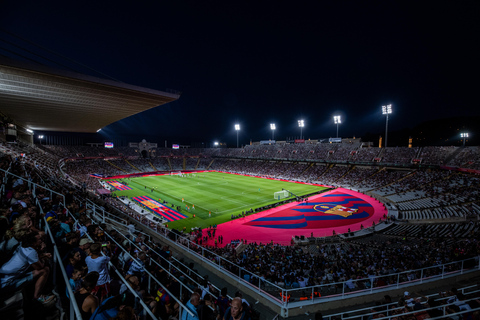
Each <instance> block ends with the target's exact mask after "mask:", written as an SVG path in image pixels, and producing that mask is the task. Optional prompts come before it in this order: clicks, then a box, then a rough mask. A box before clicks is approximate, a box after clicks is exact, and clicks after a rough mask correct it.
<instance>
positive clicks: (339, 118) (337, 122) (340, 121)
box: [333, 116, 342, 138]
mask: <svg viewBox="0 0 480 320" xmlns="http://www.w3.org/2000/svg"><path fill="white" fill-rule="evenodd" d="M333 122H335V124H336V125H337V138H338V125H339V124H340V123H342V118H341V116H333Z"/></svg>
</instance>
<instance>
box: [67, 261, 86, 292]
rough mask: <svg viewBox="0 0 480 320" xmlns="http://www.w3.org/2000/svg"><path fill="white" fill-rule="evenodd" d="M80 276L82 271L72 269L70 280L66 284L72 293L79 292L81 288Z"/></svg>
mask: <svg viewBox="0 0 480 320" xmlns="http://www.w3.org/2000/svg"><path fill="white" fill-rule="evenodd" d="M82 275H83V269H77V268H74V269H73V272H72V276H71V277H70V279H68V284H70V287H71V288H72V291H73V293H76V292H78V291H79V290H80V288H81V287H82ZM66 292H67V298H70V297H69V295H68V290H66Z"/></svg>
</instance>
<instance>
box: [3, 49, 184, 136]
mask: <svg viewBox="0 0 480 320" xmlns="http://www.w3.org/2000/svg"><path fill="white" fill-rule="evenodd" d="M179 97H180V95H179V94H174V93H167V92H162V91H156V90H152V89H146V88H142V87H137V86H133V85H129V84H125V83H121V82H116V81H111V80H106V79H100V78H96V77H92V76H87V75H82V74H78V73H74V72H69V71H64V70H55V69H52V68H48V67H44V66H37V65H29V64H27V63H25V62H18V61H13V60H10V59H7V58H3V57H2V58H0V112H1V113H3V115H4V116H6V117H7V118H9V119H11V120H12V121H13V122H14V123H15V124H17V125H19V126H22V127H24V128H27V129H31V130H41V131H68V132H96V131H97V130H98V129H101V128H103V127H105V126H107V125H109V124H111V123H113V122H116V121H118V120H121V119H124V118H126V117H129V116H131V115H134V114H136V113H139V112H142V111H145V110H148V109H151V108H154V107H157V106H159V105H162V104H165V103H168V102H171V101H174V100H177V99H178V98H179Z"/></svg>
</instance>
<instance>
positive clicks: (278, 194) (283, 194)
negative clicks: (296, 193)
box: [273, 190, 288, 200]
mask: <svg viewBox="0 0 480 320" xmlns="http://www.w3.org/2000/svg"><path fill="white" fill-rule="evenodd" d="M273 198H274V199H275V200H280V199H285V198H288V191H287V190H282V191H277V192H275V193H274V194H273Z"/></svg>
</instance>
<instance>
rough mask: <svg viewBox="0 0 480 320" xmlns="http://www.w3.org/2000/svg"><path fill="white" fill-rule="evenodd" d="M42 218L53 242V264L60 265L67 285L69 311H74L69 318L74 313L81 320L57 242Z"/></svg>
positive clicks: (46, 231)
mask: <svg viewBox="0 0 480 320" xmlns="http://www.w3.org/2000/svg"><path fill="white" fill-rule="evenodd" d="M43 220H44V223H45V233H47V234H48V235H49V237H50V240H51V241H52V244H53V262H54V263H55V265H57V264H58V265H59V266H60V271H61V273H62V276H63V280H64V281H65V286H66V287H67V292H68V296H69V297H70V311H71V308H72V307H73V311H74V313H72V312H70V319H73V315H74V314H75V318H76V319H77V320H82V313H81V312H80V309H79V308H78V304H77V301H76V300H75V298H74V297H75V294H74V293H73V290H72V287H71V286H70V282H69V279H68V277H67V272H66V271H65V267H64V266H63V263H62V257H61V256H60V253H59V252H58V248H57V244H56V242H55V239H54V238H53V235H52V232H51V230H50V226H49V225H48V223H47V220H46V219H45V217H43ZM54 270H55V269H54ZM54 273H55V272H54ZM53 279H54V281H55V279H56V277H55V275H54V276H53Z"/></svg>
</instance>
